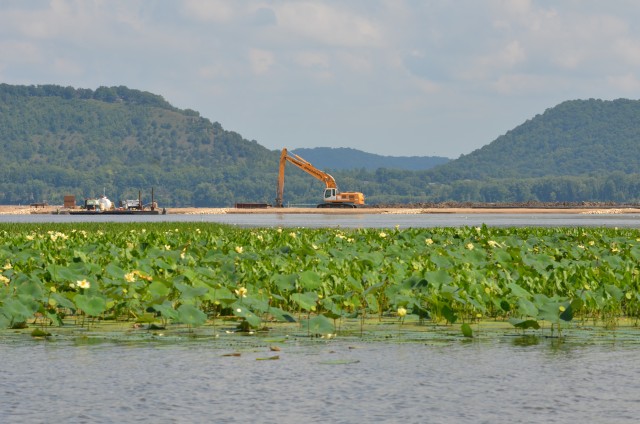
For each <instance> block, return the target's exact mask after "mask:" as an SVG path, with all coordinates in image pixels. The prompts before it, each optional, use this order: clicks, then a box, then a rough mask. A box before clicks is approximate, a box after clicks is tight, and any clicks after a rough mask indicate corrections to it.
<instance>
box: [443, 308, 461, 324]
mask: <svg viewBox="0 0 640 424" xmlns="http://www.w3.org/2000/svg"><path fill="white" fill-rule="evenodd" d="M442 316H443V317H444V318H445V319H446V320H447V321H448V322H449V323H450V324H455V323H456V321H457V320H458V315H456V313H455V312H454V311H453V309H452V308H451V307H450V306H449V305H444V306H443V307H442Z"/></svg>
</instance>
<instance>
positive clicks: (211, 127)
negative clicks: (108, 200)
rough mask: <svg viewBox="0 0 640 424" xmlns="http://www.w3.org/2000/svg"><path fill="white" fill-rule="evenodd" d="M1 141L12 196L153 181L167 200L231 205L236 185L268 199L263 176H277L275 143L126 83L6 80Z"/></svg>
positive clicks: (56, 196) (1, 180)
mask: <svg viewBox="0 0 640 424" xmlns="http://www.w3.org/2000/svg"><path fill="white" fill-rule="evenodd" d="M0 148H1V149H2V152H3V154H2V155H0V169H1V170H2V171H0V172H1V174H0V202H2V203H7V204H15V203H29V202H33V201H41V200H47V201H49V202H50V203H51V202H54V203H55V202H57V203H61V199H62V197H63V196H64V195H65V194H74V195H76V197H77V198H79V199H82V198H83V197H90V196H95V195H96V194H101V193H102V192H103V190H105V191H106V192H107V193H108V195H110V196H111V197H112V198H114V199H122V198H131V197H133V198H136V197H137V193H138V190H143V193H145V194H147V196H148V195H149V192H150V190H151V187H154V189H155V192H156V196H157V197H158V199H159V200H160V201H161V202H162V203H164V204H167V205H172V206H179V205H215V204H225V205H227V204H229V203H231V204H232V203H233V202H234V201H235V200H236V197H235V196H234V195H233V193H243V196H245V198H247V199H249V198H250V199H252V200H253V199H257V200H261V201H265V200H267V188H268V187H267V184H265V183H264V176H265V174H267V173H269V172H270V173H271V177H272V181H275V178H276V176H275V175H276V174H275V168H276V165H275V164H276V163H277V162H276V161H277V154H276V153H275V152H271V151H269V150H267V149H265V148H264V147H261V146H259V145H258V144H257V143H256V142H249V141H247V140H244V139H242V137H241V136H240V135H239V134H236V133H233V132H229V131H225V130H224V129H223V128H222V127H221V126H220V124H218V123H211V122H210V121H208V120H207V119H204V118H202V117H200V116H199V115H198V113H197V112H194V111H190V110H178V109H176V108H174V107H172V106H171V105H169V104H168V103H167V102H166V101H165V100H164V99H162V98H161V97H160V96H156V95H153V94H150V93H145V92H140V91H137V90H130V89H128V88H126V87H112V88H106V87H101V88H99V89H97V90H95V91H92V90H83V89H78V90H76V89H73V88H70V87H67V88H63V87H58V86H37V87H34V86H30V87H25V86H9V85H6V84H3V85H0ZM249 169H251V170H252V171H253V172H247V170H249ZM272 192H275V189H272Z"/></svg>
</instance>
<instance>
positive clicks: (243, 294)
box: [235, 287, 247, 297]
mask: <svg viewBox="0 0 640 424" xmlns="http://www.w3.org/2000/svg"><path fill="white" fill-rule="evenodd" d="M235 292H236V295H237V296H238V297H247V289H246V288H245V287H240V288H239V289H236V290H235Z"/></svg>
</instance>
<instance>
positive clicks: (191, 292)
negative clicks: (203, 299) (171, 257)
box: [173, 282, 209, 300]
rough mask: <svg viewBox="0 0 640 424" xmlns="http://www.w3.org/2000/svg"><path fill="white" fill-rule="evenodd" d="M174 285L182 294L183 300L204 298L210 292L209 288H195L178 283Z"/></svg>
mask: <svg viewBox="0 0 640 424" xmlns="http://www.w3.org/2000/svg"><path fill="white" fill-rule="evenodd" d="M173 285H174V287H175V288H176V289H178V291H179V292H180V298H181V299H182V300H192V299H195V298H197V297H200V296H203V295H205V294H207V293H208V292H209V288H208V287H202V286H199V287H194V286H189V285H187V284H182V283H177V282H176V283H174V284H173Z"/></svg>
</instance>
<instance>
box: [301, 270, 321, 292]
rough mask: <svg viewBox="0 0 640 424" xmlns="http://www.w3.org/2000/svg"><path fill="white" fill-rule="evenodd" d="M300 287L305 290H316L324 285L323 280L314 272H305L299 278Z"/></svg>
mask: <svg viewBox="0 0 640 424" xmlns="http://www.w3.org/2000/svg"><path fill="white" fill-rule="evenodd" d="M299 281H300V286H301V287H302V288H303V289H304V290H316V289H318V288H319V287H320V286H321V285H322V279H321V278H320V276H319V275H318V274H317V273H316V272H314V271H303V272H301V273H300V276H299Z"/></svg>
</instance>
